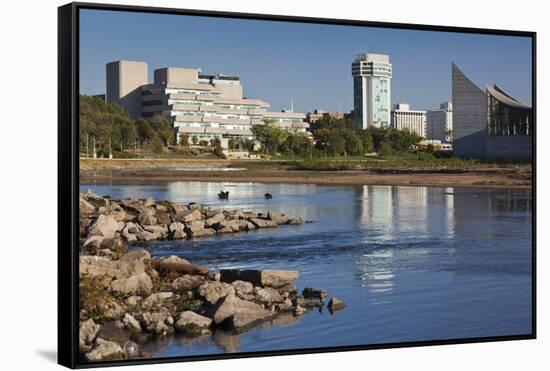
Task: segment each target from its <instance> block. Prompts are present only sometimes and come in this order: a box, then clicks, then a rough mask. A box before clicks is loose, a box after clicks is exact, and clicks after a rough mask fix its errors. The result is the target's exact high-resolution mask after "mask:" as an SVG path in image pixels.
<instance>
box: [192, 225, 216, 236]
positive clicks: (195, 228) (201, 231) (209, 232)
mask: <svg viewBox="0 0 550 371" xmlns="http://www.w3.org/2000/svg"><path fill="white" fill-rule="evenodd" d="M185 233H186V234H187V237H188V238H195V237H206V236H213V235H215V234H216V231H215V230H213V229H211V228H204V227H203V226H201V225H193V224H191V225H188V226H186V227H185Z"/></svg>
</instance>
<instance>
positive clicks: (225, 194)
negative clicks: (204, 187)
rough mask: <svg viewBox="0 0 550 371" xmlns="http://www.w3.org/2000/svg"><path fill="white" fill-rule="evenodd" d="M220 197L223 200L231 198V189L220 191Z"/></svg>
mask: <svg viewBox="0 0 550 371" xmlns="http://www.w3.org/2000/svg"><path fill="white" fill-rule="evenodd" d="M218 197H219V198H220V199H221V200H228V199H229V191H220V193H218Z"/></svg>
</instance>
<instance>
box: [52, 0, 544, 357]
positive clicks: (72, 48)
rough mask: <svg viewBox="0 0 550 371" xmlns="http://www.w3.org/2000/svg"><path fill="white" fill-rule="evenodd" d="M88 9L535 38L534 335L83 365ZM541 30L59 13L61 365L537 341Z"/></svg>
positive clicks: (74, 9)
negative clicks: (84, 23) (83, 66)
mask: <svg viewBox="0 0 550 371" xmlns="http://www.w3.org/2000/svg"><path fill="white" fill-rule="evenodd" d="M83 9H94V10H109V11H124V12H140V13H156V14H174V15H193V16H208V17H222V18H238V19H252V20H266V21H284V22H298V23H315V24H331V25H353V26H368V27H379V28H389V29H408V30H429V31H441V32H460V33H474V34H485V35H504V36H522V37H528V38H531V41H532V101H533V104H532V106H533V120H534V127H535V129H534V130H533V135H532V149H533V151H532V153H533V154H532V166H533V173H532V174H533V179H532V188H531V191H532V198H533V208H532V218H533V220H532V295H531V297H532V333H531V334H526V335H517V336H490V337H479V338H463V339H444V340H432V341H414V342H402V343H386V344H375V345H357V346H334V347H323V348H311V349H288V350H283V351H260V352H241V353H236V354H221V355H201V356H176V357H169V358H150V359H139V360H122V361H107V362H98V363H93V362H86V363H81V362H79V351H78V333H79V329H78V318H79V309H78V279H79V274H78V246H79V241H78V239H79V236H78V213H79V210H78V207H79V203H78V199H79V158H78V148H77V143H78V128H79V122H78V120H79V115H78V109H79V79H78V77H79V53H78V51H79V11H80V10H83ZM536 36H537V34H536V32H531V31H513V30H497V29H488V28H465V27H450V26H441V25H438V26H435V25H421V24H407V23H387V22H374V21H361V20H348V19H330V18H313V17H298V16H282V15H268V14H251V13H236V12H221V11H202V10H191V9H174V8H156V7H146V6H128V5H112V4H96V3H78V2H77V3H70V4H67V5H63V6H61V7H59V8H58V277H57V280H58V301H57V303H58V319H57V320H58V335H57V336H58V363H59V364H61V365H63V366H66V367H69V368H89V367H100V366H101V367H106V366H122V365H135V364H155V363H173V362H182V361H185V362H189V361H202V360H216V359H232V358H247V357H264V356H279V355H291V354H308V353H325V352H343V351H354V350H370V349H386V348H401V347H418V346H432V345H448V344H463V343H481V342H496V341H509V340H529V339H536V325H537V308H536V303H537V295H536V294H537V293H536V290H537V270H536V268H537V259H536V212H537V209H536V124H537V119H536V117H537V114H536V113H537V109H536V103H537V95H536V93H537V89H536V83H537V80H536V72H537V70H536Z"/></svg>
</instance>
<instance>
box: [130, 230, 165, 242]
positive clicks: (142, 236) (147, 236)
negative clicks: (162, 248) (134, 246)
mask: <svg viewBox="0 0 550 371" xmlns="http://www.w3.org/2000/svg"><path fill="white" fill-rule="evenodd" d="M136 237H137V239H138V241H144V242H149V241H156V240H160V239H162V234H161V233H159V232H149V231H143V232H138V233H136Z"/></svg>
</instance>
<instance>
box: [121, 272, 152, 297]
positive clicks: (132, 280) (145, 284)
mask: <svg viewBox="0 0 550 371" xmlns="http://www.w3.org/2000/svg"><path fill="white" fill-rule="evenodd" d="M111 289H112V290H113V291H116V292H119V293H122V294H148V293H150V292H151V290H152V289H153V282H152V281H151V278H150V277H149V275H147V273H145V272H143V273H139V274H136V275H133V276H130V277H128V278H119V279H116V280H114V281H113V282H111Z"/></svg>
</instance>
